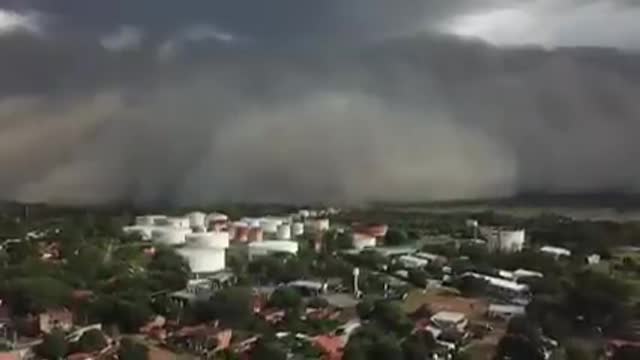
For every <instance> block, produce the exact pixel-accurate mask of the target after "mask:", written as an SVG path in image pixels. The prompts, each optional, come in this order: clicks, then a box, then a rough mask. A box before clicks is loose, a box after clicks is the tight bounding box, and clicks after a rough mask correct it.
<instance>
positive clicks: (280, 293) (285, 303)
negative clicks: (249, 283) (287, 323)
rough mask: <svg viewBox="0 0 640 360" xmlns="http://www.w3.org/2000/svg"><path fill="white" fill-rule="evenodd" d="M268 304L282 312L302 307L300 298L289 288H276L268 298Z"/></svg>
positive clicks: (295, 291)
mask: <svg viewBox="0 0 640 360" xmlns="http://www.w3.org/2000/svg"><path fill="white" fill-rule="evenodd" d="M269 304H270V305H271V306H273V307H276V308H279V309H283V310H287V311H289V310H296V309H298V308H299V307H300V306H301V305H302V296H301V295H300V293H299V292H298V291H297V290H296V289H294V288H291V287H287V286H283V287H279V288H277V289H276V290H275V291H274V292H273V293H272V294H271V297H269Z"/></svg>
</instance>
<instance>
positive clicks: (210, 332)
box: [168, 323, 233, 355]
mask: <svg viewBox="0 0 640 360" xmlns="http://www.w3.org/2000/svg"><path fill="white" fill-rule="evenodd" d="M232 336H233V331H232V330H231V329H221V328H219V327H218V324H217V323H216V324H212V325H207V324H202V325H197V326H186V327H183V328H181V329H178V330H177V331H176V332H174V333H173V334H171V335H170V336H169V340H168V341H169V342H171V343H172V344H174V345H177V346H179V347H182V348H184V349H186V350H188V351H191V352H194V353H198V354H201V355H204V354H212V353H215V352H218V351H221V350H224V349H227V348H229V345H230V344H231V338H232Z"/></svg>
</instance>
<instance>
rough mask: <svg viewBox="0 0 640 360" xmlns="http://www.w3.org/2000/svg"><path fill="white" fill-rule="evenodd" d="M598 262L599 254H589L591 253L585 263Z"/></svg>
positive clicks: (593, 263)
mask: <svg viewBox="0 0 640 360" xmlns="http://www.w3.org/2000/svg"><path fill="white" fill-rule="evenodd" d="M599 263H600V255H598V254H591V255H589V256H587V264H589V265H597V264H599Z"/></svg>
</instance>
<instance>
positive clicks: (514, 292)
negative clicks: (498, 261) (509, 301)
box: [462, 272, 530, 298]
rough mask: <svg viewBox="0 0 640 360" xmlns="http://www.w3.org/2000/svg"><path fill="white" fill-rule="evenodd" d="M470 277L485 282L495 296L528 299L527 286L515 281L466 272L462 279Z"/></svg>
mask: <svg viewBox="0 0 640 360" xmlns="http://www.w3.org/2000/svg"><path fill="white" fill-rule="evenodd" d="M467 276H471V277H474V278H476V279H482V280H484V281H486V282H487V285H488V287H489V290H490V291H491V292H493V293H494V294H496V295H499V296H504V297H509V298H528V297H529V295H530V293H529V286H528V285H526V284H520V283H517V282H515V281H511V280H507V279H501V278H498V277H494V276H489V275H484V274H478V273H474V272H467V273H464V274H462V277H467Z"/></svg>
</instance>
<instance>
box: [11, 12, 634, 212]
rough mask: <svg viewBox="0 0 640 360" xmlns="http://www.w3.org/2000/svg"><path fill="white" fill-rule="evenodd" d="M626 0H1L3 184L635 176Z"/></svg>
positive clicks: (24, 194) (357, 188)
mask: <svg viewBox="0 0 640 360" xmlns="http://www.w3.org/2000/svg"><path fill="white" fill-rule="evenodd" d="M638 18H640V4H637V2H635V1H633V0H617V1H616V0H609V1H605V0H530V1H524V0H521V1H518V0H449V1H440V0H394V1H391V0H325V1H300V0H272V1H269V2H256V1H252V0H233V1H232V0H208V1H205V0H192V1H189V2H181V1H169V0H137V1H133V2H132V1H125V0H112V1H99V0H65V1H57V0H0V79H1V81H0V169H2V173H1V174H0V198H2V199H7V200H18V201H29V202H50V203H65V204H81V205H85V204H86V205H95V204H105V203H113V202H127V203H132V204H136V205H150V204H169V205H201V204H209V203H215V202H223V201H278V202H292V203H301V202H310V201H328V202H343V203H359V202H364V201H371V200H402V201H407V200H415V201H423V200H436V199H437V200H442V199H460V198H479V197H494V196H511V195H515V194H518V193H521V192H529V191H536V192H548V193H556V192H562V193H566V192H590V191H602V190H616V191H618V190H621V191H628V192H636V191H637V190H638V188H639V187H640V167H638V166H636V165H635V164H634V163H635V162H636V160H635V159H637V157H638V155H640V146H638V145H636V141H635V134H636V133H638V130H640V124H639V123H638V121H639V120H640V105H639V104H637V101H636V99H638V95H640V55H639V54H638V51H639V50H640V36H639V35H640V23H639V22H637V21H634V20H635V19H638Z"/></svg>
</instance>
